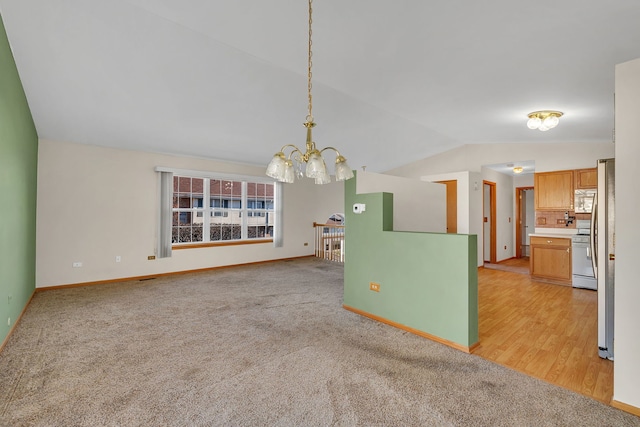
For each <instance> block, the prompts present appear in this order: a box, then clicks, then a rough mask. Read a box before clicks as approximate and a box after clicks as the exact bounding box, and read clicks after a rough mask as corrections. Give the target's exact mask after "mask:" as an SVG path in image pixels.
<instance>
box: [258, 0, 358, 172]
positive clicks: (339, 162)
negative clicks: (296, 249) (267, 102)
mask: <svg viewBox="0 0 640 427" xmlns="http://www.w3.org/2000/svg"><path fill="white" fill-rule="evenodd" d="M312 1H313V0H309V51H308V57H307V59H308V62H307V64H308V66H307V96H308V99H309V104H308V114H307V117H306V120H305V122H304V127H306V128H307V143H306V150H305V151H304V152H303V151H302V150H300V149H299V148H298V147H296V146H295V145H293V144H286V145H284V146H283V147H282V148H281V149H280V151H278V152H277V153H276V154H275V155H274V156H273V158H272V159H271V162H270V163H269V165H268V166H267V171H266V174H267V176H270V177H271V178H274V179H275V180H277V181H280V182H288V183H292V182H293V181H294V179H295V177H297V178H298V179H300V178H302V177H303V176H305V175H306V176H307V177H308V178H313V179H314V180H315V183H316V184H328V183H330V182H331V177H330V176H329V172H328V171H327V165H326V164H325V162H324V158H323V157H322V153H323V152H325V151H326V150H333V151H335V153H336V162H335V175H336V181H344V180H346V179H349V178H352V177H353V171H352V170H351V168H350V167H349V165H348V164H347V159H345V158H344V157H343V156H342V155H341V154H340V152H339V151H338V150H337V149H335V148H334V147H326V148H323V149H322V150H318V149H317V148H316V143H315V142H313V139H312V137H311V129H313V127H314V126H315V125H316V124H315V123H314V121H313V114H312V109H313V104H312V99H313V98H312V95H311V88H312V85H311V65H312V61H311V23H312V19H311V14H312V8H311V3H312ZM285 151H289V155H288V156H287V155H285ZM303 163H306V169H305V172H304V173H303V171H302V168H303V166H302V165H303Z"/></svg>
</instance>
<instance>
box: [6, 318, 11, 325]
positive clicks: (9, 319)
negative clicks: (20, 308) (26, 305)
mask: <svg viewBox="0 0 640 427" xmlns="http://www.w3.org/2000/svg"><path fill="white" fill-rule="evenodd" d="M7 326H11V317H9V318H8V319H7Z"/></svg>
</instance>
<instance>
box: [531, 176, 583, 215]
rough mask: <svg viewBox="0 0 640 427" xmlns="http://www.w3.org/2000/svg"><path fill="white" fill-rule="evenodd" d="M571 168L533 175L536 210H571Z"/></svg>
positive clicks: (572, 195)
mask: <svg viewBox="0 0 640 427" xmlns="http://www.w3.org/2000/svg"><path fill="white" fill-rule="evenodd" d="M573 175H574V171H573V170H566V171H556V172H540V173H536V174H535V175H534V186H535V193H534V199H535V207H536V210H547V211H572V210H573V197H574V194H573Z"/></svg>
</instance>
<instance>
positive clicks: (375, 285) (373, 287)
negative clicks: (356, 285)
mask: <svg viewBox="0 0 640 427" xmlns="http://www.w3.org/2000/svg"><path fill="white" fill-rule="evenodd" d="M369 289H370V290H372V291H374V292H380V283H376V282H369Z"/></svg>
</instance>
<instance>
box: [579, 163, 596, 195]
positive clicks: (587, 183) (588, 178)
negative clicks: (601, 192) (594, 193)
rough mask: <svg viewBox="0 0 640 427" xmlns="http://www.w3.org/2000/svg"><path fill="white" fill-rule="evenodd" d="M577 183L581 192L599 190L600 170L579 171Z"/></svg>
mask: <svg viewBox="0 0 640 427" xmlns="http://www.w3.org/2000/svg"><path fill="white" fill-rule="evenodd" d="M575 183H576V189H580V190H583V189H591V188H594V189H595V188H598V169H597V168H593V169H577V170H576V176H575Z"/></svg>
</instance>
